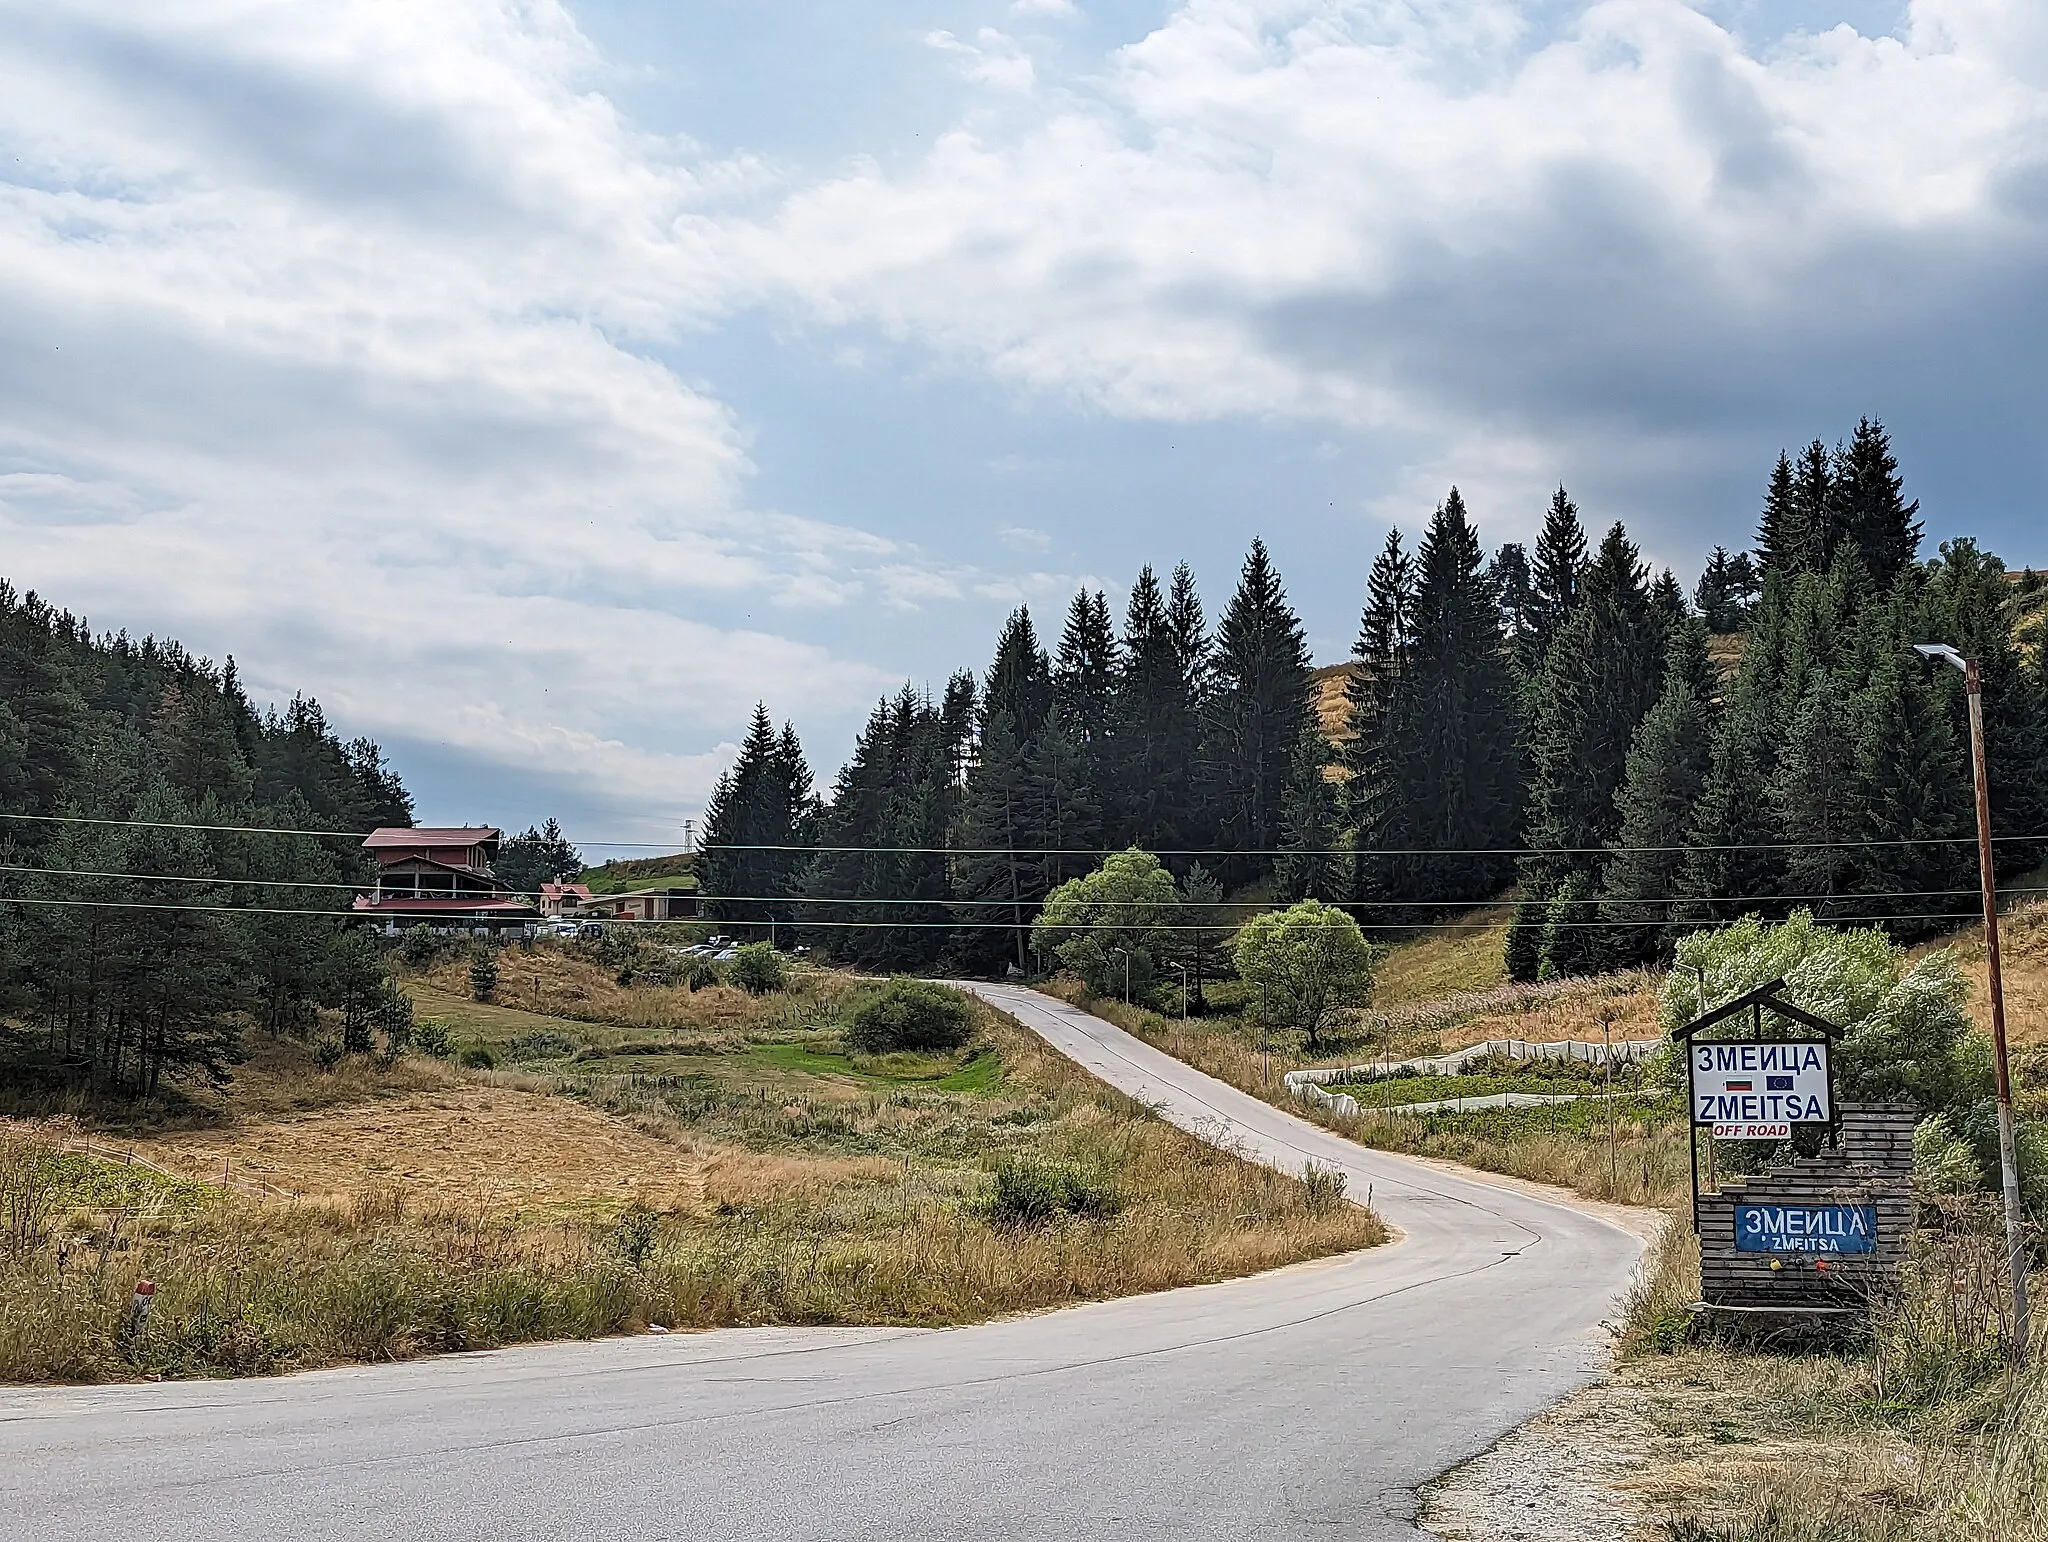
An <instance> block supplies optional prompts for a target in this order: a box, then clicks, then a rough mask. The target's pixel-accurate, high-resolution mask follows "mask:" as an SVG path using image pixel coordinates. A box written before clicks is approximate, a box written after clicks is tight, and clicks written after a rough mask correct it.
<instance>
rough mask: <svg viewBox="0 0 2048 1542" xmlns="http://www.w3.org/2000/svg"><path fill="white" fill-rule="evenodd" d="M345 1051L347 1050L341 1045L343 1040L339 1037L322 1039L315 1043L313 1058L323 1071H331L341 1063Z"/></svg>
mask: <svg viewBox="0 0 2048 1542" xmlns="http://www.w3.org/2000/svg"><path fill="white" fill-rule="evenodd" d="M343 1053H345V1052H344V1051H343V1049H342V1047H341V1040H339V1039H334V1038H325V1039H320V1040H318V1041H316V1042H315V1043H314V1045H313V1059H314V1060H315V1061H316V1062H317V1063H318V1064H319V1067H320V1069H321V1070H323V1071H331V1070H333V1069H334V1068H335V1067H336V1066H338V1065H340V1064H341V1057H342V1055H343Z"/></svg>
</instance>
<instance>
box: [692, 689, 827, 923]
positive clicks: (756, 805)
mask: <svg viewBox="0 0 2048 1542" xmlns="http://www.w3.org/2000/svg"><path fill="white" fill-rule="evenodd" d="M811 796H812V795H811V775H810V769H809V767H808V766H807V765H806V764H805V763H804V758H803V749H802V746H801V745H799V744H798V742H797V738H796V730H795V728H794V727H793V726H789V725H785V727H784V728H783V730H782V732H781V733H780V734H777V733H776V731H775V726H774V724H773V723H772V722H771V721H770V720H769V717H768V709H767V707H766V706H765V705H763V704H761V703H756V704H755V707H754V716H753V720H752V721H751V722H750V723H749V725H748V727H747V737H746V740H745V742H744V743H742V744H741V746H740V753H739V758H738V759H737V760H736V761H735V762H734V763H733V766H732V769H731V770H729V771H727V772H726V773H725V774H724V775H722V776H721V777H719V779H718V782H717V784H716V785H715V786H714V787H713V788H712V792H711V801H710V803H709V804H708V805H707V806H706V808H705V811H704V835H703V839H702V841H701V843H700V847H699V851H698V854H697V860H696V874H697V882H698V885H699V888H700V889H701V891H702V893H703V895H704V901H703V905H704V913H705V914H706V915H707V916H710V917H712V918H714V919H716V920H720V921H728V922H732V923H734V924H735V925H736V926H743V927H745V928H746V929H747V931H748V933H749V934H750V935H751V934H752V933H753V932H754V931H755V930H757V929H758V930H760V932H761V934H762V935H763V936H765V935H767V930H768V928H770V927H771V926H774V925H777V924H781V925H787V924H789V923H790V922H791V921H793V920H794V919H795V907H794V904H793V903H792V902H793V901H794V899H795V898H796V896H797V895H798V894H799V893H801V892H802V890H803V884H804V873H805V869H806V867H807V865H808V861H809V858H808V854H807V853H806V852H805V851H804V850H802V849H800V848H803V847H806V846H808V844H809V833H810V832H809V828H808V817H807V816H808V811H809V807H810V803H811Z"/></svg>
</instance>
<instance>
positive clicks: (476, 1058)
mask: <svg viewBox="0 0 2048 1542" xmlns="http://www.w3.org/2000/svg"><path fill="white" fill-rule="evenodd" d="M455 1063H456V1064H457V1065H459V1066H461V1067H462V1068H463V1069H464V1070H467V1071H488V1070H490V1069H491V1067H492V1066H494V1065H496V1064H497V1063H498V1057H497V1056H496V1055H494V1054H492V1053H491V1051H490V1048H489V1046H487V1045H483V1044H472V1045H470V1046H469V1047H468V1048H466V1049H464V1050H463V1052H462V1053H461V1054H460V1055H457V1056H456V1057H455Z"/></svg>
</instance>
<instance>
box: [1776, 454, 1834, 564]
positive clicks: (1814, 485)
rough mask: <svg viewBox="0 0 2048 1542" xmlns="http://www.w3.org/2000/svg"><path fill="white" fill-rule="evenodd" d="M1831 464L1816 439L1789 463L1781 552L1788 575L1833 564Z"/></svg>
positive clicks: (1827, 455)
mask: <svg viewBox="0 0 2048 1542" xmlns="http://www.w3.org/2000/svg"><path fill="white" fill-rule="evenodd" d="M1834 467H1835V458H1834V456H1832V455H1831V454H1829V453H1828V447H1827V446H1826V445H1825V444H1823V443H1822V442H1821V441H1820V440H1818V439H1816V440H1814V441H1813V443H1811V444H1809V445H1808V446H1807V447H1806V448H1805V449H1804V450H1803V451H1801V452H1800V456H1799V461H1798V463H1797V464H1796V465H1795V466H1794V467H1793V471H1792V490H1791V491H1792V498H1791V508H1790V514H1791V519H1790V522H1789V525H1788V527H1787V531H1786V534H1787V541H1786V553H1785V555H1786V558H1787V561H1786V564H1785V571H1786V572H1787V573H1788V574H1790V575H1794V576H1796V575H1798V574H1800V573H1824V572H1826V571H1827V570H1828V569H1829V568H1830V567H1832V566H1834V561H1835V551H1836V548H1837V547H1838V546H1839V545H1840V544H1841V531H1840V530H1838V529H1837V528H1836V527H1835V522H1834V502H1835V500H1834Z"/></svg>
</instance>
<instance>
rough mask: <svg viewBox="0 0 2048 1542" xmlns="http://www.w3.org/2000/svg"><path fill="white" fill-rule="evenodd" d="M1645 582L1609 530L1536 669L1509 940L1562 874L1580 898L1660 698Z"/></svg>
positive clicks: (1514, 947) (1661, 646) (1513, 945)
mask: <svg viewBox="0 0 2048 1542" xmlns="http://www.w3.org/2000/svg"><path fill="white" fill-rule="evenodd" d="M1648 577H1649V573H1648V569H1647V568H1646V567H1645V566H1644V564H1643V562H1642V561H1641V558H1640V556H1639V555H1638V553H1637V551H1636V548H1635V546H1634V544H1633V543H1631V542H1630V541H1629V539H1628V533H1627V532H1626V531H1625V530H1624V529H1623V528H1622V527H1621V525H1619V524H1616V525H1615V526H1613V528H1611V529H1610V530H1609V531H1608V533H1607V535H1606V537H1605V539H1603V540H1602V541H1601V543H1600V549H1599V551H1598V552H1597V553H1596V554H1595V556H1594V559H1593V562H1592V563H1591V565H1590V566H1589V567H1588V568H1587V570H1586V574H1585V579H1584V583H1583V586H1582V597H1581V599H1580V602H1579V604H1578V606H1577V608H1576V609H1575V610H1574V611H1573V613H1572V617H1571V619H1570V620H1569V621H1568V622H1566V623H1565V626H1564V629H1563V630H1562V631H1560V632H1559V633H1558V635H1557V637H1556V639H1555V641H1554V642H1553V643H1552V645H1551V648H1550V653H1549V656H1548V658H1547V659H1546V660H1545V662H1544V669H1543V675H1542V679H1541V682H1540V688H1539V692H1538V698H1537V712H1536V720H1535V725H1534V734H1533V737H1534V740H1535V754H1534V762H1535V768H1534V775H1533V778H1532V783H1531V787H1530V792H1529V805H1528V807H1529V816H1528V830H1529V840H1528V844H1529V846H1530V847H1531V848H1532V850H1531V854H1530V856H1529V857H1527V858H1525V859H1524V860H1523V862H1522V864H1521V874H1522V888H1523V894H1524V904H1523V907H1522V908H1521V909H1519V910H1518V912H1517V915H1516V918H1515V921H1514V922H1513V923H1512V925H1511V928H1510V930H1511V932H1521V933H1526V932H1527V930H1528V929H1529V928H1530V927H1532V926H1534V925H1535V924H1536V921H1537V917H1538V915H1544V916H1546V917H1548V916H1549V915H1550V912H1549V911H1548V910H1547V909H1546V908H1545V907H1547V906H1549V905H1550V904H1551V902H1552V900H1553V897H1554V896H1556V895H1557V894H1558V893H1559V890H1560V886H1561V885H1562V884H1563V883H1564V881H1565V879H1566V878H1567V877H1568V876H1570V875H1573V874H1584V875H1587V876H1588V881H1587V882H1586V883H1585V884H1583V885H1581V886H1580V887H1581V888H1583V889H1584V890H1585V892H1586V894H1588V895H1590V894H1591V893H1592V889H1593V884H1592V881H1591V876H1590V875H1591V874H1593V873H1594V872H1595V871H1596V870H1597V867H1598V857H1597V852H1598V850H1599V848H1601V847H1604V846H1605V845H1607V844H1608V842H1610V841H1612V840H1613V839H1614V838H1615V836H1616V834H1617V832H1618V831H1619V828H1620V815H1619V813H1618V811H1617V809H1616V806H1615V794H1616V793H1617V792H1618V791H1619V790H1620V788H1621V784H1622V781H1623V778H1624V776H1625V775H1626V772H1627V762H1628V752H1629V746H1630V744H1631V743H1632V741H1633V740H1634V737H1635V731H1636V725H1637V724H1638V723H1640V722H1641V721H1642V719H1643V716H1644V714H1645V713H1647V712H1648V711H1649V709H1650V707H1651V705H1652V704H1653V703H1654V702H1655V701H1656V699H1657V697H1658V696H1659V695H1660V694H1661V693H1662V690H1663V674H1664V654H1665V650H1666V648H1667V647H1668V646H1669V637H1668V633H1667V630H1666V627H1665V623H1664V619H1663V617H1662V616H1660V615H1659V614H1658V613H1657V611H1656V609H1655V608H1654V607H1653V605H1652V604H1651V599H1650V590H1649V584H1648ZM1578 919H1579V920H1582V921H1588V922H1590V921H1592V920H1594V919H1595V918H1594V917H1592V916H1591V915H1587V916H1583V917H1579V918H1578ZM1582 940H1587V941H1588V942H1589V944H1590V941H1591V940H1592V939H1590V935H1589V938H1588V939H1582ZM1569 946H1572V947H1577V946H1579V942H1578V941H1572V942H1570V943H1569ZM1509 947H1510V958H1511V960H1515V961H1519V962H1522V963H1523V965H1524V967H1525V966H1526V960H1527V958H1528V957H1529V954H1530V952H1531V949H1530V947H1529V944H1528V938H1527V936H1526V935H1523V936H1521V937H1519V938H1516V937H1511V939H1510V944H1509ZM1578 956H1579V955H1574V957H1578Z"/></svg>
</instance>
